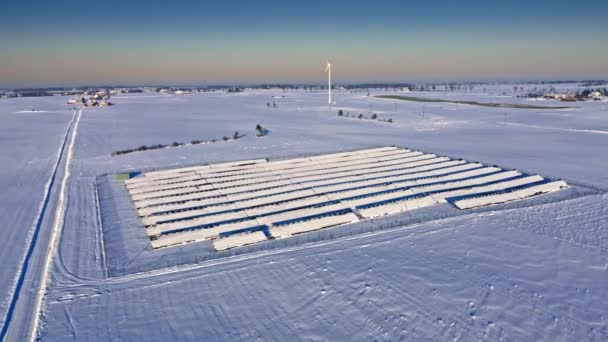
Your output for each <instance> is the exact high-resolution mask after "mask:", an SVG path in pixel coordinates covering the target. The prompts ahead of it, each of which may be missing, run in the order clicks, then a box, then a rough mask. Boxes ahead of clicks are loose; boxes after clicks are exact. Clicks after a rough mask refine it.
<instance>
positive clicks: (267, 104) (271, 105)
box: [266, 102, 277, 108]
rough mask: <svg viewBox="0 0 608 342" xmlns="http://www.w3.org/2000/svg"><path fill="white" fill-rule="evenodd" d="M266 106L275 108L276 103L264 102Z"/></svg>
mask: <svg viewBox="0 0 608 342" xmlns="http://www.w3.org/2000/svg"><path fill="white" fill-rule="evenodd" d="M266 107H268V108H277V103H276V102H273V103H272V104H270V102H266Z"/></svg>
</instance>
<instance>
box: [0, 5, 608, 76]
mask: <svg viewBox="0 0 608 342" xmlns="http://www.w3.org/2000/svg"><path fill="white" fill-rule="evenodd" d="M607 12H608V1H598V0H588V1H585V2H580V3H574V2H571V1H561V0H554V1H520V0H512V1H500V0H498V1H487V0H486V1H478V0H469V1H467V0H462V1H437V0H436V1H392V0H376V1H316V0H315V1H285V0H284V1H274V0H260V1H239V0H233V1H213V2H207V1H183V0H182V1H166V0H165V1H145V2H144V1H128V2H127V1H113V0H110V1H103V2H97V3H87V2H77V1H68V0H64V1H61V0H59V1H12V2H7V3H5V4H3V5H2V11H0V44H1V45H0V46H1V47H2V48H1V49H0V86H25V85H71V84H74V85H78V84H94V83H107V84H112V83H120V84H143V83H175V84H208V83H215V84H217V83H262V82H321V81H322V79H323V73H322V71H323V63H324V61H325V60H326V59H331V60H332V62H333V64H334V70H335V76H336V80H337V81H338V82H380V81H394V82H398V81H399V82H400V81H403V82H407V81H443V80H533V79H583V78H584V79H597V78H608V68H607V67H606V61H607V60H608V44H607V43H608V41H607V38H606V37H608V24H607V23H606V21H607V20H606V18H605V16H606V13H607Z"/></svg>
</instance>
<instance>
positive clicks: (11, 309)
mask: <svg viewBox="0 0 608 342" xmlns="http://www.w3.org/2000/svg"><path fill="white" fill-rule="evenodd" d="M80 111H81V110H76V111H74V114H73V116H72V121H71V122H70V124H69V126H68V129H67V130H66V132H65V136H64V138H63V141H62V143H61V146H60V147H59V151H58V153H57V161H56V162H55V165H54V166H53V171H52V173H51V176H50V177H49V180H48V182H47V184H46V187H45V190H44V197H43V199H42V202H41V204H40V209H39V210H38V216H37V217H36V220H35V221H34V230H33V231H32V233H31V238H30V242H29V244H28V247H27V250H26V252H25V254H24V256H23V259H22V262H21V266H20V268H19V270H18V272H17V274H16V275H15V281H14V285H13V290H12V291H11V293H10V294H9V296H10V297H11V298H10V300H9V305H8V309H7V311H6V316H5V319H4V322H2V327H1V328H0V340H4V339H5V338H6V335H7V333H8V328H9V325H10V323H11V321H12V319H13V315H14V313H15V308H16V307H17V301H18V300H19V295H20V293H21V290H22V288H23V285H24V282H25V276H26V275H27V271H28V269H29V266H30V260H31V258H32V255H33V253H34V249H35V247H36V242H37V241H38V236H39V234H40V229H41V227H42V222H43V221H44V218H45V214H46V209H47V207H48V204H49V202H50V198H51V192H52V190H53V185H54V184H55V178H56V176H57V171H58V169H59V166H60V164H61V160H62V159H63V154H64V150H65V147H66V145H67V142H68V139H69V137H70V132H73V128H74V127H75V123H76V121H77V119H78V118H79V117H80V116H79V115H80Z"/></svg>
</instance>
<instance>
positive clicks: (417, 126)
mask: <svg viewBox="0 0 608 342" xmlns="http://www.w3.org/2000/svg"><path fill="white" fill-rule="evenodd" d="M504 87H505V88H506V89H509V88H512V86H511V85H505V86H504ZM511 91H512V89H511ZM377 93H378V94H379V95H380V94H385V93H383V92H377ZM493 94H495V95H491V96H490V95H484V94H480V93H479V90H478V89H477V90H476V91H474V92H473V94H469V93H467V94H449V93H448V95H447V96H446V93H442V92H437V93H430V94H429V93H409V94H408V95H411V96H427V97H433V98H449V99H465V100H475V101H480V102H509V103H521V102H522V101H523V102H525V101H529V100H525V99H518V98H513V97H507V96H501V95H499V93H497V92H493ZM272 95H276V94H270V93H268V92H259V93H256V92H248V93H241V94H220V93H214V94H196V95H163V96H158V95H154V96H151V95H131V96H125V97H121V98H118V97H117V98H114V99H113V102H116V104H117V105H116V106H113V107H108V108H87V109H85V110H84V111H83V113H82V117H81V120H80V122H79V124H78V127H77V128H78V134H77V136H76V141H75V144H74V155H73V159H72V161H71V163H70V165H69V168H70V178H69V180H68V182H67V187H66V189H65V190H66V195H67V196H66V198H67V204H66V205H65V206H64V208H65V220H64V225H63V226H62V229H61V231H60V233H61V234H60V236H59V242H58V248H57V250H56V251H54V252H52V253H51V255H53V256H54V259H53V268H52V272H51V277H50V284H49V288H48V290H47V293H46V296H45V297H44V304H45V305H44V306H43V315H42V325H41V328H40V332H39V333H40V336H41V337H42V339H44V340H100V339H101V340H117V339H124V340H135V339H146V340H158V341H161V340H162V341H164V340H170V339H176V338H180V339H182V340H226V339H231V340H234V339H241V340H252V339H260V340H361V341H367V340H373V339H376V340H418V339H423V338H427V339H431V340H447V339H454V338H459V339H461V340H479V339H482V340H483V339H485V340H518V341H519V340H530V341H536V340H548V341H554V340H587V341H593V340H597V341H602V340H606V339H608V317H607V316H606V312H608V294H607V293H608V291H606V290H607V285H606V284H608V195H606V193H605V192H606V191H607V190H608V185H607V184H608V174H607V173H606V172H605V170H606V169H608V158H606V152H605V151H606V149H607V148H608V134H606V132H608V105H607V104H606V103H603V102H584V103H573V104H568V105H571V106H573V107H576V108H572V109H565V110H552V109H547V110H528V109H504V108H487V107H474V106H469V105H457V104H448V103H424V104H423V103H416V102H406V101H396V100H387V99H378V98H373V97H367V96H365V95H366V94H362V93H353V94H350V93H342V94H340V93H338V94H336V95H335V101H336V105H335V106H334V108H332V111H331V112H329V111H328V108H327V104H326V95H324V94H320V93H306V92H298V93H295V92H287V93H280V94H279V95H285V98H281V99H277V98H272ZM372 95H374V93H373V94H372ZM65 100H66V99H65V98H62V97H54V98H44V99H11V100H1V101H0V115H1V117H0V120H2V125H1V126H0V130H1V132H2V135H1V137H2V142H3V143H2V144H1V146H0V158H1V160H2V161H3V168H2V171H0V175H1V177H0V182H2V185H3V186H2V188H3V189H8V191H4V192H3V193H2V194H0V196H1V197H0V200H1V201H2V206H1V207H0V210H1V211H0V213H1V217H2V218H3V219H4V220H3V222H4V223H5V224H4V225H3V227H4V228H3V229H2V232H3V235H4V236H5V239H3V240H2V242H1V243H2V246H1V247H2V248H0V253H2V254H1V256H2V260H3V263H2V266H1V267H0V272H2V273H1V274H0V279H1V281H0V290H1V291H2V292H1V293H2V294H1V295H0V298H6V300H3V301H2V306H1V307H0V322H1V323H2V326H3V327H4V326H7V328H6V334H7V335H6V336H8V338H9V340H12V339H19V338H20V337H23V336H26V335H27V334H28V333H29V328H30V327H29V326H28V322H29V320H30V318H31V317H29V316H28V313H27V312H28V310H29V309H28V305H29V304H30V303H31V301H30V299H29V298H30V296H31V297H35V293H36V291H37V285H38V284H39V282H40V279H38V278H37V277H36V274H37V272H38V273H40V270H41V268H42V266H43V264H44V263H43V258H44V256H45V255H46V248H47V247H48V244H49V241H48V237H49V236H50V233H51V229H52V226H53V221H54V215H55V214H56V210H55V203H56V201H57V198H58V197H59V194H60V191H61V190H62V189H60V188H61V181H60V180H61V179H62V177H63V176H62V175H63V172H64V167H65V166H64V165H63V164H62V163H61V161H60V163H59V164H58V165H59V167H58V174H57V175H56V178H57V181H56V182H55V184H54V186H53V189H51V192H50V194H49V204H48V208H47V212H46V217H45V218H44V222H43V223H42V224H41V228H40V231H41V233H40V234H41V236H42V238H41V239H39V240H38V243H37V246H36V248H37V250H40V251H41V252H39V253H34V254H33V256H32V263H31V267H29V271H28V272H30V273H31V274H32V275H31V276H30V277H29V278H28V277H26V281H25V285H24V286H23V288H21V290H20V291H21V295H20V298H21V299H20V300H19V301H17V302H16V304H15V309H14V313H13V314H11V315H12V316H11V317H12V318H11V320H10V324H9V325H6V322H7V321H8V320H7V319H6V317H8V315H7V312H8V311H9V310H8V308H9V307H10V305H9V304H10V303H11V301H12V298H13V295H14V291H12V289H13V288H14V284H15V281H16V279H18V277H19V272H20V270H22V267H21V262H22V260H23V259H24V256H25V255H26V251H27V249H28V246H29V245H30V240H31V239H30V236H31V232H32V231H33V229H34V225H35V221H36V219H37V215H38V210H39V208H40V206H41V203H43V198H44V195H45V185H46V184H47V182H48V181H49V178H50V177H51V175H52V172H53V167H54V165H55V164H56V162H57V154H58V151H59V149H60V147H61V146H62V143H63V141H64V139H65V137H66V133H67V129H68V127H69V125H70V122H72V118H73V115H72V114H73V111H72V110H71V108H69V106H67V105H65V104H64V103H65ZM273 101H274V102H276V103H277V108H268V107H267V106H266V103H267V102H273ZM531 103H532V104H540V105H545V104H546V105H548V106H549V105H561V103H558V102H553V101H541V102H539V101H535V102H531ZM32 106H35V109H36V111H37V112H35V113H26V111H28V110H30V111H31V107H32ZM422 107H424V115H422V111H423V109H422ZM340 108H341V109H343V110H344V111H345V112H349V113H350V114H351V115H352V114H357V115H358V114H359V113H362V114H364V115H365V116H366V117H369V116H370V112H375V113H377V114H378V116H379V117H380V118H382V119H387V118H392V119H393V120H394V123H393V124H389V123H384V122H378V121H372V120H359V119H353V118H341V117H338V116H337V110H338V109H340ZM505 113H506V123H505ZM258 123H259V124H261V125H262V126H264V127H266V128H267V129H269V131H270V133H269V134H268V136H266V137H263V138H256V137H255V129H254V128H255V125H256V124H258ZM234 131H239V132H240V133H241V134H244V135H245V136H244V137H242V138H241V139H239V140H237V141H228V142H223V141H219V142H216V143H210V144H202V145H189V146H182V147H175V148H166V149H160V150H154V151H146V152H135V153H131V154H126V155H121V156H116V157H112V156H111V153H112V152H113V151H116V150H122V149H130V148H137V147H138V146H140V145H153V144H171V143H172V142H174V141H176V142H186V143H187V142H190V141H191V140H195V139H198V140H204V141H207V140H211V139H218V140H221V139H222V137H223V136H227V137H231V136H232V134H233V133H234ZM387 145H398V146H402V147H409V148H411V149H420V150H423V151H426V152H432V153H436V154H440V155H448V156H453V157H461V158H465V159H467V160H470V161H480V162H483V163H486V164H489V165H493V164H496V165H499V166H501V167H504V168H507V169H518V170H522V171H525V172H530V173H538V174H541V175H543V176H546V177H550V178H563V179H565V180H566V181H567V182H568V183H569V184H572V185H575V187H577V188H579V189H583V190H576V191H575V192H569V193H567V195H563V196H562V195H559V196H557V195H556V196H554V197H551V198H549V200H536V201H532V202H531V203H527V204H526V205H498V206H495V207H490V208H489V209H488V208H487V209H486V210H483V211H471V212H464V213H461V214H460V215H458V216H454V215H450V214H449V213H447V214H445V215H443V214H442V215H438V214H437V213H435V212H433V213H430V212H428V211H426V212H425V211H424V209H421V210H420V211H418V212H417V211H416V210H414V211H413V212H412V213H408V214H405V213H404V214H397V215H394V217H392V218H387V217H384V218H380V219H377V220H376V225H377V226H378V227H380V229H368V228H365V229H364V228H361V227H357V226H353V227H352V228H349V229H352V231H351V233H337V234H335V235H333V236H331V235H318V234H317V235H315V234H316V233H311V235H310V236H312V238H309V239H306V238H303V237H296V238H297V239H298V241H297V243H283V245H278V246H273V248H265V249H251V250H246V252H230V251H228V252H229V253H226V255H224V257H222V258H215V259H211V258H198V255H202V254H197V253H200V250H201V249H205V248H208V247H207V245H205V243H204V242H203V243H193V244H189V245H188V247H183V248H182V247H175V248H171V252H165V253H167V256H166V257H165V256H162V257H157V258H156V259H155V258H154V255H155V254H154V253H163V252H161V251H160V250H159V251H152V250H151V248H150V247H149V243H146V241H147V237H146V236H145V232H144V231H143V228H142V227H141V226H138V223H137V220H136V218H135V219H132V223H133V225H132V226H129V224H128V223H129V222H128V220H129V219H128V217H131V216H129V215H131V214H133V213H134V209H133V208H132V207H129V203H130V202H129V201H128V198H126V197H124V196H123V197H121V196H117V197H116V196H113V194H114V193H115V192H116V186H115V184H114V183H116V182H114V181H113V176H112V175H113V174H115V173H118V172H124V171H130V170H152V169H166V168H172V167H176V166H187V165H196V164H203V163H209V162H220V161H233V160H242V159H255V158H265V157H268V158H273V159H283V158H288V157H297V156H304V155H312V154H321V153H330V152H340V151H351V150H356V149H364V148H372V147H378V146H387ZM65 160H66V158H64V159H63V161H64V162H65ZM104 182H106V183H108V184H106V185H105V186H104V185H103V184H104ZM110 183H112V184H110ZM97 184H102V186H100V187H97V186H96V185H97ZM113 184H114V185H113ZM98 190H99V191H100V193H99V196H98V193H97V191H98ZM119 190H120V189H119ZM547 196H553V195H547ZM541 197H542V196H541ZM98 199H101V201H98ZM100 206H102V207H109V208H113V210H112V212H113V213H114V214H112V215H106V216H104V214H107V211H105V210H102V212H101V214H102V215H99V211H98V208H99V207H100ZM427 210H428V209H427ZM433 210H435V209H433ZM421 218H423V219H421ZM429 218H432V219H430V220H429ZM416 222H419V223H416ZM101 223H103V229H102V227H101ZM125 223H126V224H125ZM128 229H130V230H128ZM124 230H128V231H124ZM117 231H120V234H117ZM305 236H306V235H305ZM287 240H289V239H286V240H285V241H287ZM197 246H198V247H197ZM197 248H198V249H199V250H198V251H197ZM42 251H43V252H42ZM156 255H160V254H156ZM163 258H164V259H166V260H169V259H171V260H173V261H174V260H175V259H176V258H181V259H182V260H181V261H179V262H166V261H164V260H162V259H163ZM173 265H175V266H173ZM166 266H171V267H166ZM42 276H44V275H42ZM33 314H34V313H32V314H30V315H33ZM20 318H23V319H20ZM15 322H16V323H15Z"/></svg>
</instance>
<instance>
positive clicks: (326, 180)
mask: <svg viewBox="0 0 608 342" xmlns="http://www.w3.org/2000/svg"><path fill="white" fill-rule="evenodd" d="M126 185H127V188H128V191H129V194H130V196H131V198H132V200H133V202H134V204H135V206H136V208H137V211H138V214H139V216H140V217H141V220H142V222H143V224H144V225H145V226H146V233H147V235H148V236H149V237H150V240H151V244H152V247H153V248H161V247H167V246H172V245H177V244H182V243H188V242H193V241H199V240H205V239H213V246H214V247H215V249H216V250H223V249H228V248H233V247H238V246H242V245H246V244H251V243H256V242H260V241H265V240H267V239H272V238H284V237H288V236H291V235H293V234H299V233H304V232H308V231H313V230H318V229H323V228H328V227H332V226H337V225H343V224H348V223H353V222H357V221H359V220H362V219H368V218H372V217H376V216H381V215H386V214H391V213H396V212H401V211H407V210H413V209H416V208H420V207H424V206H429V205H434V204H437V203H444V202H449V203H451V204H453V205H454V206H456V207H457V208H459V209H470V208H475V207H479V206H485V205H490V204H498V203H504V202H509V201H513V200H518V199H523V198H526V197H530V196H534V195H537V194H541V193H547V192H552V191H556V190H559V189H562V188H565V187H567V184H566V183H565V182H563V181H552V180H549V179H545V178H543V177H541V176H539V175H528V174H524V173H522V172H519V171H517V170H503V169H501V168H498V167H495V166H486V165H483V164H480V163H471V162H467V161H464V160H460V159H451V158H448V157H442V156H437V155H434V154H428V153H423V152H420V151H411V150H408V149H401V148H398V147H382V148H374V149H367V150H360V151H353V152H344V153H336V154H327V155H321V156H314V157H307V158H296V159H289V160H279V161H268V160H266V159H255V160H245V161H240V162H231V163H221V164H210V165H203V166H194V167H188V168H179V169H173V170H163V171H155V172H147V173H145V174H144V175H142V176H139V177H136V178H133V179H130V180H127V181H126Z"/></svg>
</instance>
